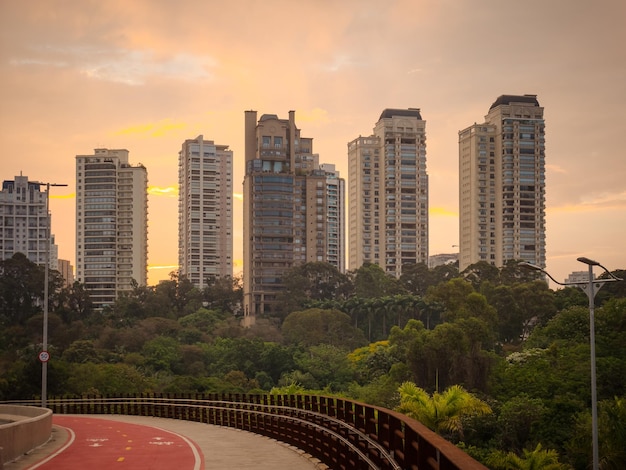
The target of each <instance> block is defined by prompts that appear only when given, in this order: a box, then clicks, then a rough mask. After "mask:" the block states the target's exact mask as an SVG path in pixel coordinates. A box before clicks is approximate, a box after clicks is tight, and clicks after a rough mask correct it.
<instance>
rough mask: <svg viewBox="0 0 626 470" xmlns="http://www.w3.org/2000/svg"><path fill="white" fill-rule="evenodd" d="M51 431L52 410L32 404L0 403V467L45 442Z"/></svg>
mask: <svg viewBox="0 0 626 470" xmlns="http://www.w3.org/2000/svg"><path fill="white" fill-rule="evenodd" d="M51 432H52V412H51V411H50V410H49V409H45V408H36V407H34V406H16V405H0V468H2V466H3V464H4V463H5V462H10V461H12V460H15V459H16V458H18V457H19V456H20V455H23V454H25V453H27V452H30V451H31V450H33V449H34V448H36V447H39V446H40V445H42V444H45V443H46V441H47V440H48V439H50V434H51Z"/></svg>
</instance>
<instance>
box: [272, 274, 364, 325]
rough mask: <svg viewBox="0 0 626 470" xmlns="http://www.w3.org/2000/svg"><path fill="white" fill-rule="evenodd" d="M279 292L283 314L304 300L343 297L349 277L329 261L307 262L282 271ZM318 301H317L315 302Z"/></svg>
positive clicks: (306, 301)
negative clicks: (282, 286)
mask: <svg viewBox="0 0 626 470" xmlns="http://www.w3.org/2000/svg"><path fill="white" fill-rule="evenodd" d="M283 284H284V285H285V289H284V291H283V292H282V293H281V294H280V300H281V302H280V304H281V306H282V307H281V312H283V313H284V314H285V315H288V314H289V313H291V312H293V311H295V310H300V309H302V308H303V307H304V306H305V305H306V304H307V303H309V302H311V301H313V302H324V301H341V300H344V299H347V298H348V296H349V295H350V294H351V293H352V290H353V287H352V283H351V281H350V278H349V277H348V276H346V275H345V274H342V273H340V272H339V270H338V269H337V268H336V267H335V266H333V265H332V264H330V263H323V262H310V263H304V264H301V265H298V266H295V267H293V268H291V269H290V270H288V271H287V272H286V273H285V274H284V275H283ZM317 305H319V304H317Z"/></svg>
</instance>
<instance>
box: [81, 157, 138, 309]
mask: <svg viewBox="0 0 626 470" xmlns="http://www.w3.org/2000/svg"><path fill="white" fill-rule="evenodd" d="M147 272H148V176H147V171H146V168H145V167H144V166H143V165H141V164H139V165H136V166H133V165H131V164H130V163H129V161H128V150H123V149H122V150H110V149H95V151H94V155H77V156H76V280H77V281H79V282H80V283H82V284H83V285H84V286H85V289H86V290H87V291H88V292H89V295H90V297H91V300H92V302H93V305H94V308H96V309H102V308H103V307H105V306H107V305H111V304H113V302H115V300H116V299H117V297H118V295H119V293H121V292H123V291H128V290H130V289H132V284H133V283H134V282H136V283H137V284H138V285H146V283H147Z"/></svg>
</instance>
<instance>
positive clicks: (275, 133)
mask: <svg viewBox="0 0 626 470" xmlns="http://www.w3.org/2000/svg"><path fill="white" fill-rule="evenodd" d="M245 165H246V166H245V177H244V210H243V214H244V220H243V234H244V237H243V238H244V242H243V261H244V272H243V276H244V277H243V285H244V324H246V325H251V324H253V323H254V321H255V318H256V317H257V316H258V315H271V314H272V313H273V312H274V311H276V309H277V308H278V305H277V301H278V299H279V296H280V294H281V293H282V291H283V289H284V285H283V275H284V274H285V272H286V271H287V270H288V269H290V268H292V267H294V266H297V265H299V264H302V263H305V262H328V263H331V264H333V265H334V266H335V267H337V269H339V270H341V269H342V264H341V263H342V261H341V260H342V258H343V257H344V253H343V252H342V250H343V244H342V242H341V238H343V220H342V214H343V213H342V212H341V203H342V201H343V194H342V190H343V189H342V188H343V180H341V178H340V177H339V174H338V173H337V172H336V171H335V170H334V168H333V167H329V166H325V165H322V166H321V167H320V165H319V156H318V155H317V154H314V153H313V139H311V138H306V137H302V136H301V135H300V129H298V128H297V127H296V123H295V112H294V111H290V112H289V119H279V118H278V116H276V115H275V114H263V115H262V116H261V118H260V119H259V120H258V121H257V112H256V111H246V113H245Z"/></svg>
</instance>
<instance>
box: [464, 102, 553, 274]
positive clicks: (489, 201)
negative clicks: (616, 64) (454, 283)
mask: <svg viewBox="0 0 626 470" xmlns="http://www.w3.org/2000/svg"><path fill="white" fill-rule="evenodd" d="M459 215H460V220H459V251H460V253H459V269H460V270H461V271H463V270H464V269H465V268H467V267H468V266H469V265H471V264H474V263H477V262H479V261H486V262H488V263H490V264H492V265H494V266H497V267H502V266H504V265H505V264H506V262H507V261H508V260H524V261H526V262H529V263H532V264H536V265H537V266H541V267H545V265H546V235H545V123H544V119H543V108H542V107H541V106H539V102H538V101H537V97H536V95H522V96H516V95H502V96H500V97H499V98H498V99H497V100H496V101H495V102H494V103H493V104H492V105H491V107H490V108H489V113H488V114H487V116H486V117H485V122H484V123H483V124H474V125H472V126H470V127H468V128H466V129H464V130H462V131H459Z"/></svg>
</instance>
